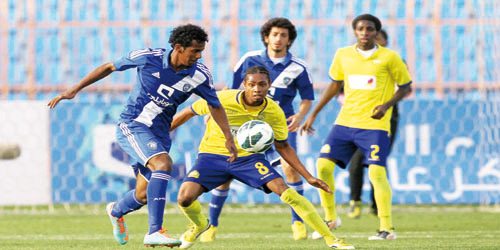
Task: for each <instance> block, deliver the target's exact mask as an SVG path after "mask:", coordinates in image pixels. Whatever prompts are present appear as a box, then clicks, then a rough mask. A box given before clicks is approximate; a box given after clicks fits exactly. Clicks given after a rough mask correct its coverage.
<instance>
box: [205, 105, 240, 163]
mask: <svg viewBox="0 0 500 250" xmlns="http://www.w3.org/2000/svg"><path fill="white" fill-rule="evenodd" d="M208 109H209V110H210V115H211V116H212V118H213V119H214V121H215V122H216V123H217V125H219V127H220V129H221V130H222V133H223V134H224V137H226V148H227V150H229V154H230V155H231V156H230V157H229V159H228V161H229V162H233V161H235V160H236V158H238V149H237V148H236V144H234V138H233V134H232V133H231V129H230V128H229V122H228V121H227V115H226V111H225V110H224V107H222V105H219V106H218V107H213V106H211V105H208Z"/></svg>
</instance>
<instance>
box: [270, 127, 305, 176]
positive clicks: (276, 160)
mask: <svg viewBox="0 0 500 250" xmlns="http://www.w3.org/2000/svg"><path fill="white" fill-rule="evenodd" d="M287 142H288V144H290V146H292V148H293V149H294V150H295V151H297V132H288V139H287ZM264 154H265V155H266V159H267V160H268V161H269V162H270V163H271V166H272V167H274V168H275V167H279V166H280V165H281V162H280V159H281V155H280V154H279V153H278V151H276V148H275V147H274V144H273V145H272V146H271V147H270V148H269V149H268V150H267V151H266V152H264Z"/></svg>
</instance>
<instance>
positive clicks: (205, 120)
mask: <svg viewBox="0 0 500 250" xmlns="http://www.w3.org/2000/svg"><path fill="white" fill-rule="evenodd" d="M210 118H212V116H211V115H210V114H208V115H205V116H204V117H203V124H205V126H207V124H208V121H210Z"/></svg>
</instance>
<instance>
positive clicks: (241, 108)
mask: <svg viewBox="0 0 500 250" xmlns="http://www.w3.org/2000/svg"><path fill="white" fill-rule="evenodd" d="M243 93H244V91H243V90H223V91H218V92H217V96H218V97H219V100H220V102H221V104H222V106H223V107H224V109H225V110H226V114H227V120H228V122H229V126H230V128H231V132H232V133H233V136H234V140H235V143H236V147H237V148H238V156H247V155H252V154H255V153H250V152H247V151H245V150H243V149H242V148H241V147H240V146H239V145H238V143H237V141H236V132H237V131H238V128H239V127H240V126H241V125H243V123H245V122H247V121H250V120H261V121H264V122H266V123H268V124H269V125H270V126H271V127H272V128H273V132H274V139H275V140H276V141H280V142H284V141H286V140H287V138H288V126H287V123H286V118H285V113H283V110H282V109H281V108H280V106H279V105H278V104H277V103H276V102H274V101H273V100H272V99H270V98H268V97H266V98H265V99H264V102H263V103H262V105H260V106H248V105H246V104H245V103H244V102H243ZM191 110H192V111H193V112H194V113H195V114H197V115H204V114H208V113H209V112H210V111H209V110H208V105H207V101H205V100H204V99H200V100H197V101H196V102H194V103H193V104H192V105H191ZM225 145H226V139H225V137H224V134H223V133H222V130H221V129H220V127H219V125H217V123H216V122H215V121H214V119H210V120H209V121H208V124H207V129H206V130H205V135H203V138H202V139H201V143H200V147H199V152H200V153H211V154H219V155H229V152H228V151H227V149H226V146H225Z"/></svg>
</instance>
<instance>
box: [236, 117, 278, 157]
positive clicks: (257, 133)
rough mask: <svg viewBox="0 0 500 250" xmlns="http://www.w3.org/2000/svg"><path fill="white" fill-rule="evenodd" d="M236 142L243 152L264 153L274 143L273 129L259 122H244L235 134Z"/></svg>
mask: <svg viewBox="0 0 500 250" xmlns="http://www.w3.org/2000/svg"><path fill="white" fill-rule="evenodd" d="M236 141H238V144H239V145H240V147H241V148H242V149H243V150H245V151H248V152H251V153H262V152H265V151H266V150H268V149H269V147H271V145H272V144H273V142H274V133H273V128H271V126H269V124H267V123H265V122H263V121H259V120H252V121H248V122H245V123H243V125H241V127H240V128H239V129H238V132H237V133H236Z"/></svg>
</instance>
